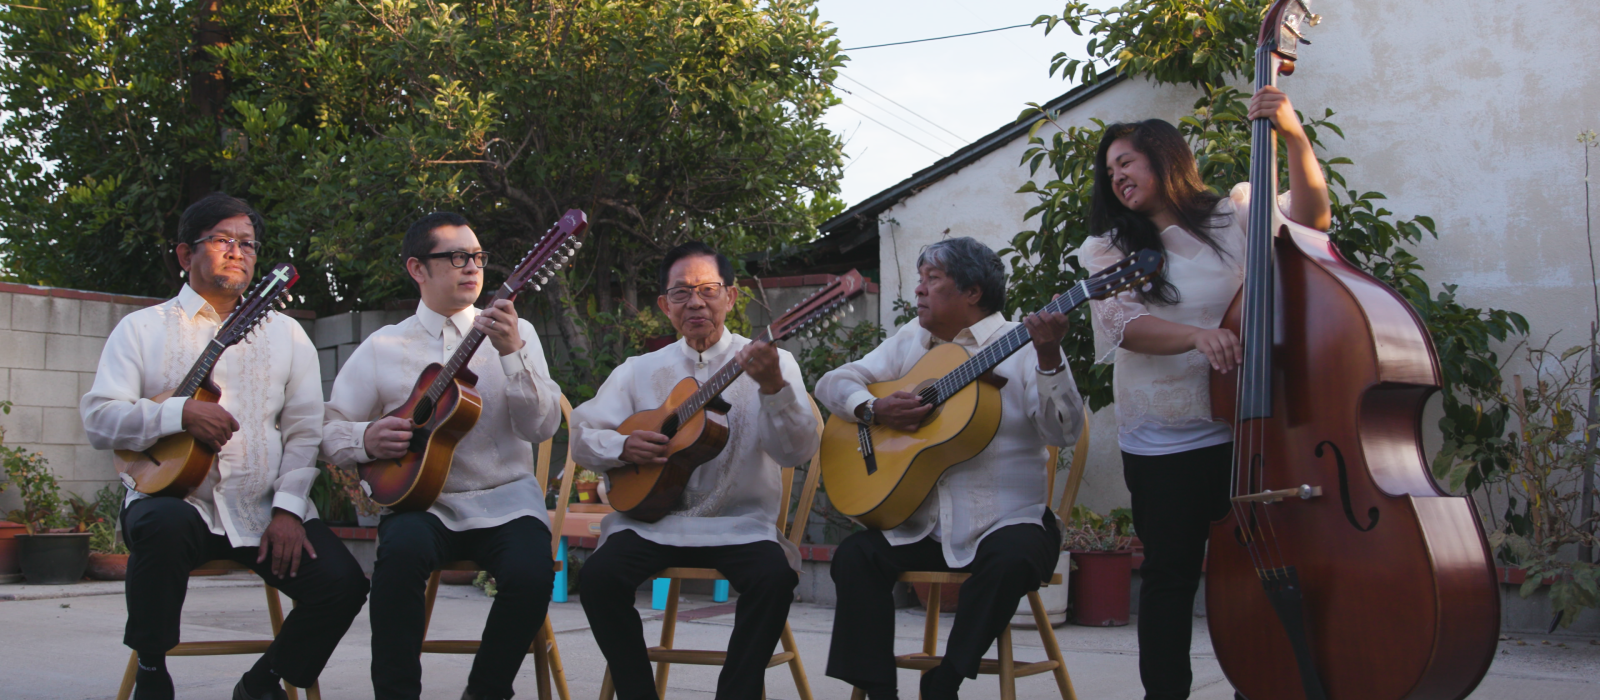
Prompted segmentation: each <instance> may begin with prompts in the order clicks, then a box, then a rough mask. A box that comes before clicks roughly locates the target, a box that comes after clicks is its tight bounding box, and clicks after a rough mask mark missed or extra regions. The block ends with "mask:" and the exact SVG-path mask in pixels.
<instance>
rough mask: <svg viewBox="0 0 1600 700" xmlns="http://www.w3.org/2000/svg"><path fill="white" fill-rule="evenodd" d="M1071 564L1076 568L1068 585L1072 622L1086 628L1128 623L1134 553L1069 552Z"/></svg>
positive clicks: (1128, 551)
mask: <svg viewBox="0 0 1600 700" xmlns="http://www.w3.org/2000/svg"><path fill="white" fill-rule="evenodd" d="M1072 561H1073V562H1074V563H1076V564H1077V565H1078V568H1077V570H1075V571H1073V572H1072V577H1071V584H1070V585H1068V586H1067V591H1068V594H1069V596H1070V597H1071V599H1072V623H1073V624H1075V625H1086V626H1089V627H1120V626H1122V625H1126V624H1128V603H1129V588H1130V587H1131V586H1132V585H1133V552H1132V551H1131V550H1127V549H1124V550H1121V551H1116V552H1072Z"/></svg>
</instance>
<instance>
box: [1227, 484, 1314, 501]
mask: <svg viewBox="0 0 1600 700" xmlns="http://www.w3.org/2000/svg"><path fill="white" fill-rule="evenodd" d="M1321 495H1322V487H1321V486H1310V485H1307V484H1301V485H1300V487H1299V488H1293V489H1278V490H1277V491H1262V492H1261V493H1250V494H1245V495H1243V496H1234V497H1233V499H1232V500H1233V502H1234V503H1277V502H1278V501H1281V500H1283V499H1285V498H1298V499H1300V500H1302V501H1309V500H1311V499H1313V498H1316V497H1317V496H1321Z"/></svg>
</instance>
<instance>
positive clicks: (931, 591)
mask: <svg viewBox="0 0 1600 700" xmlns="http://www.w3.org/2000/svg"><path fill="white" fill-rule="evenodd" d="M943 591H944V584H942V583H930V584H928V608H927V613H928V620H927V622H926V623H924V625H923V627H922V653H923V654H924V655H926V656H934V655H937V654H938V653H939V604H940V603H941V602H943V601H941V600H940V599H939V598H940V595H941V594H942V593H943ZM923 673H927V671H923Z"/></svg>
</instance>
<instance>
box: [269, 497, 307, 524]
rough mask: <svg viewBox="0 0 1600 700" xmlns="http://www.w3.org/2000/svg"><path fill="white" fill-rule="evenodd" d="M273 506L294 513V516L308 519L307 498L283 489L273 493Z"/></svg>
mask: <svg viewBox="0 0 1600 700" xmlns="http://www.w3.org/2000/svg"><path fill="white" fill-rule="evenodd" d="M272 507H273V508H277V509H278V510H282V511H287V512H289V513H293V514H294V517H296V518H299V519H300V520H302V521H304V520H305V519H306V499H304V498H301V497H299V496H296V495H294V494H291V493H284V492H282V491H279V492H277V493H276V494H273V496H272Z"/></svg>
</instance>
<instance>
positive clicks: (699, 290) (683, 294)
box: [667, 282, 728, 304]
mask: <svg viewBox="0 0 1600 700" xmlns="http://www.w3.org/2000/svg"><path fill="white" fill-rule="evenodd" d="M726 286H728V285H725V284H723V283H721V282H707V283H705V284H697V285H694V286H684V287H673V288H672V289H668V290H667V301H670V302H672V303H674V304H687V303H689V299H690V297H691V295H693V294H699V295H700V298H701V299H704V300H706V301H712V300H715V299H716V298H717V297H718V296H720V295H721V294H722V288H723V287H726Z"/></svg>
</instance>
